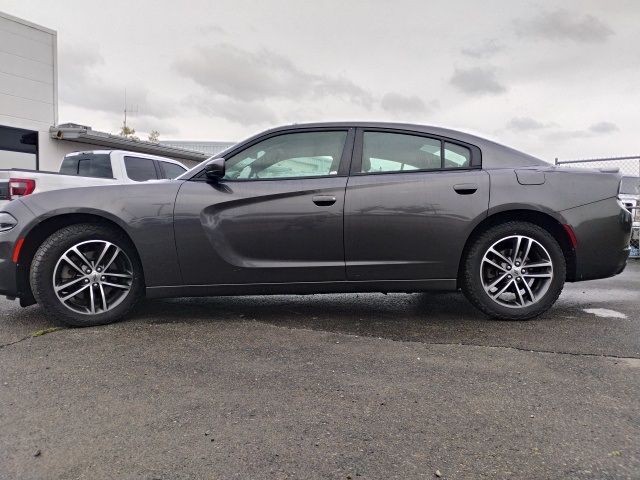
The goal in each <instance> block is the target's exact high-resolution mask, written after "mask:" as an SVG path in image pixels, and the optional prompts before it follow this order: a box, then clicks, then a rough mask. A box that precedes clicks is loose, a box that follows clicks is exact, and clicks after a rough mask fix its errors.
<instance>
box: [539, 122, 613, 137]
mask: <svg viewBox="0 0 640 480" xmlns="http://www.w3.org/2000/svg"><path fill="white" fill-rule="evenodd" d="M618 130H619V129H618V126H617V125H616V124H615V123H611V122H598V123H594V124H592V125H591V126H589V128H588V129H586V130H559V131H556V132H551V133H549V134H548V135H547V137H546V138H548V139H550V140H572V139H578V138H592V137H597V136H599V135H608V134H610V133H613V132H617V131H618Z"/></svg>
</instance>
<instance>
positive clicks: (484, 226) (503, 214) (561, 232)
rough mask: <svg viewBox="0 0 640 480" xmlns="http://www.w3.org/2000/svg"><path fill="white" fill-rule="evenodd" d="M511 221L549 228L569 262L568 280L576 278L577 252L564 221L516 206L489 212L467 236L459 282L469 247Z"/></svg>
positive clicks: (459, 268)
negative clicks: (498, 226) (484, 233)
mask: <svg viewBox="0 0 640 480" xmlns="http://www.w3.org/2000/svg"><path fill="white" fill-rule="evenodd" d="M510 221H520V222H529V223H533V224H534V225H538V226H539V227H542V228H544V229H545V230H547V231H548V232H549V233H550V234H551V235H552V236H553V237H554V238H555V239H556V241H557V242H558V244H559V245H560V248H562V253H563V254H564V258H565V260H566V262H567V276H566V280H567V281H569V282H571V281H573V280H574V279H575V276H576V252H575V249H574V248H573V244H572V242H571V238H570V237H569V234H568V232H567V231H566V230H565V228H564V226H563V224H562V222H561V221H560V220H558V219H557V218H555V217H554V216H552V215H550V214H549V213H546V212H543V211H540V210H530V209H526V208H514V209H510V210H502V211H498V212H495V213H492V214H489V216H487V217H486V218H484V219H483V220H482V221H481V222H479V223H478V224H477V225H476V226H475V227H474V229H473V230H472V231H471V233H470V234H469V236H468V237H467V241H466V242H465V245H464V248H463V250H462V255H461V257H460V262H459V264H458V277H457V278H458V284H460V278H461V275H462V273H463V272H462V268H463V265H464V259H465V258H466V255H467V252H468V251H469V248H470V247H471V245H472V244H473V242H474V241H475V239H476V238H477V237H478V236H479V235H480V234H482V233H483V232H485V231H487V230H488V229H489V228H491V227H494V226H496V225H500V224H503V223H506V222H510Z"/></svg>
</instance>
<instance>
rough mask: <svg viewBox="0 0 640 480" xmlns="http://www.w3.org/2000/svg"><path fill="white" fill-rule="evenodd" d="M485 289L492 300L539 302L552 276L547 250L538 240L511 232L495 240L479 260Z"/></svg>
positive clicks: (517, 304)
mask: <svg viewBox="0 0 640 480" xmlns="http://www.w3.org/2000/svg"><path fill="white" fill-rule="evenodd" d="M480 278H481V281H482V286H483V288H484V291H485V292H486V293H487V295H488V296H489V298H491V300H493V301H494V302H496V303H498V304H499V305H502V306H504V307H509V308H524V307H528V306H530V305H533V304H535V303H536V302H538V301H539V300H540V299H541V298H542V297H543V296H544V295H545V293H546V292H547V290H549V287H550V285H551V282H552V280H553V262H552V261H551V257H550V255H549V252H547V250H546V249H545V248H544V246H542V244H541V243H540V242H538V241H537V240H535V239H533V238H531V237H527V236H524V235H512V236H508V237H505V238H502V239H500V240H498V241H497V242H495V243H494V244H493V245H492V246H491V247H489V249H488V250H487V251H486V252H485V254H484V256H483V257H482V262H481V263H480Z"/></svg>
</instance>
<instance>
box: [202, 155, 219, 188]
mask: <svg viewBox="0 0 640 480" xmlns="http://www.w3.org/2000/svg"><path fill="white" fill-rule="evenodd" d="M204 174H205V176H206V177H207V180H208V181H210V182H217V181H218V180H220V179H221V178H222V177H224V158H214V159H212V160H209V161H208V162H207V164H206V165H205V166H204Z"/></svg>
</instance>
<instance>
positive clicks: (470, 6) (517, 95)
mask: <svg viewBox="0 0 640 480" xmlns="http://www.w3.org/2000/svg"><path fill="white" fill-rule="evenodd" d="M0 10H2V11H5V12H6V13H9V14H11V15H14V16H18V17H21V18H24V19H27V20H30V21H32V22H35V23H38V24H41V25H44V26H46V27H49V28H52V29H55V30H57V32H58V62H59V97H60V109H59V120H60V122H61V123H62V122H76V123H82V124H88V125H92V126H93V127H94V128H95V129H99V130H104V131H111V132H115V131H117V130H118V129H119V126H120V125H121V124H122V119H123V118H122V117H123V114H122V110H123V105H124V92H125V89H126V90H127V97H128V104H129V108H130V109H133V110H135V109H136V107H137V113H134V114H132V115H131V116H130V120H129V124H130V125H131V126H133V127H134V128H136V130H138V131H139V132H149V131H151V130H153V129H155V130H158V131H159V132H160V134H161V135H160V138H161V139H199V140H240V139H242V138H244V137H246V136H249V135H250V134H253V133H256V132H258V131H260V130H263V129H266V128H269V127H272V126H276V125H280V124H286V123H300V122H307V121H329V120H391V121H403V122H404V121H406V122H412V123H422V124H430V125H438V126H445V127H450V128H455V129H459V130H465V131H470V132H474V133H478V134H481V135H483V136H486V137H489V138H493V139H497V140H498V141H500V142H501V143H505V144H508V145H511V146H513V147H516V148H519V149H521V150H524V151H526V152H528V153H531V154H533V155H537V156H539V157H541V158H543V159H546V160H552V159H553V158H554V157H560V158H561V159H562V158H564V159H567V158H582V157H593V156H610V155H625V154H640V44H639V39H640V2H639V1H637V0H629V1H625V0H610V1H607V2H604V1H598V0H593V1H588V0H580V1H566V0H565V1H562V2H559V1H532V2H528V1H515V0H512V1H508V0H501V1H497V0H493V1H491V0H489V1H488V0H484V1H482V2H479V1H456V0H445V1H427V0H416V1H403V0H394V1H376V0H370V1H364V0H363V1H360V0H339V1H334V0H323V1H303V0H297V1H296V0H289V1H276V0H260V1H242V0H229V1H227V0H216V1H188V0H182V1H180V2H178V1H160V0H155V1H139V0H135V1H131V0H130V1H126V2H125V1H116V0H110V1H108V2H90V1H69V0H64V1H57V2H52V1H48V0H41V1H30V0H0ZM142 136H143V137H144V135H142Z"/></svg>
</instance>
